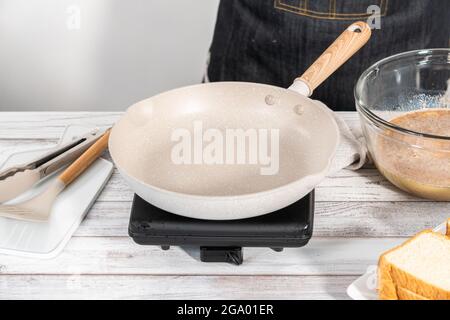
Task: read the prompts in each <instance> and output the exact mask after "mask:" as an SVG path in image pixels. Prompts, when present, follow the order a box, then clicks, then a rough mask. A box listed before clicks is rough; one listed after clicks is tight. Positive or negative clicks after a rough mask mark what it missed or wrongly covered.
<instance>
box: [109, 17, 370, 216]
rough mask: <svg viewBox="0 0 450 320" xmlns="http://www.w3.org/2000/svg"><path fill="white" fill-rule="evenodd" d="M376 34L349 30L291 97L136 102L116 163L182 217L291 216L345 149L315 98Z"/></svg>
mask: <svg viewBox="0 0 450 320" xmlns="http://www.w3.org/2000/svg"><path fill="white" fill-rule="evenodd" d="M370 35H371V30H370V27H369V26H368V25H367V24H366V23H364V22H356V23H354V24H352V25H351V26H350V27H348V28H347V29H346V30H345V31H344V32H343V33H342V34H341V35H340V37H339V38H338V39H336V41H335V42H334V43H333V44H332V45H331V46H330V47H329V48H328V49H327V50H326V51H325V52H324V53H323V54H322V55H321V56H320V57H319V59H318V60H317V61H316V62H314V64H313V65H312V66H311V67H310V68H309V69H308V70H307V71H306V72H305V73H304V74H303V75H302V76H301V77H300V78H297V79H296V80H295V81H294V83H293V85H292V86H291V87H289V89H283V88H279V87H276V86H270V85H264V84H257V83H247V82H216V83H208V84H200V85H194V86H188V87H183V88H179V89H175V90H171V91H168V92H165V93H162V94H159V95H156V96H154V97H152V98H149V99H147V100H143V101H141V102H138V103H136V104H134V105H133V106H131V107H130V108H128V110H127V112H126V113H125V115H124V116H123V117H122V118H121V119H120V120H119V121H118V122H117V123H116V124H115V126H114V127H113V129H112V132H111V137H110V140H109V150H110V153H111V156H112V159H113V160H114V162H115V164H116V166H117V168H118V170H119V172H120V173H121V175H122V176H123V178H124V179H125V180H126V181H127V183H128V184H129V186H130V187H131V188H132V190H133V191H134V192H135V193H136V194H137V195H139V196H140V197H141V198H143V199H144V200H145V201H147V202H150V203H152V204H153V205H155V206H157V207H159V208H161V209H163V210H166V211H168V212H171V213H175V214H178V215H182V216H186V217H191V218H197V219H208V220H233V219H244V218H250V217H255V216H259V215H263V214H267V213H270V212H274V211H276V210H278V209H281V208H284V207H286V206H288V205H290V204H292V203H294V202H295V201H297V200H299V199H301V198H302V197H304V196H305V195H307V194H308V193H309V192H311V191H312V190H313V189H314V187H315V186H316V185H317V184H319V183H320V182H321V181H322V180H323V179H324V177H325V176H326V174H327V171H328V169H329V166H330V163H331V161H332V159H333V157H334V155H335V152H336V149H337V146H338V144H339V136H340V133H339V128H338V126H337V124H336V122H335V120H334V117H333V114H332V112H331V111H330V110H329V109H328V108H327V107H325V106H324V105H322V104H320V103H317V102H314V101H313V100H311V99H309V98H308V96H310V95H311V94H312V92H313V90H314V89H315V88H316V87H317V86H318V85H319V84H321V83H322V82H323V81H324V80H325V79H326V78H328V77H329V76H330V75H331V74H332V73H333V72H334V71H335V70H336V69H337V68H338V67H340V66H341V65H342V64H343V63H344V62H345V61H347V60H348V59H349V58H350V57H351V56H352V55H353V54H354V53H355V52H356V51H358V50H359V49H360V48H361V47H362V46H363V45H364V44H365V43H366V42H367V41H368V39H369V38H370ZM239 130H240V131H239ZM229 132H231V133H230V135H229V136H228V133H229ZM236 133H239V134H241V135H242V134H244V140H240V141H241V143H242V144H241V145H239V143H238V142H237V139H238V138H236V137H237V136H233V134H236ZM246 134H248V135H246ZM255 136H256V138H255ZM235 138H236V139H235ZM245 143H247V144H245ZM243 145H244V147H242V146H243ZM208 146H209V149H208ZM252 148H253V149H254V150H256V149H258V151H257V152H254V150H253V149H252ZM255 148H256V149H255ZM261 150H263V151H261ZM208 152H209V153H208ZM239 152H240V154H239ZM224 154H225V155H224ZM208 156H209V158H208ZM252 156H253V160H250V159H251V157H252ZM228 157H229V158H228ZM239 157H240V158H239ZM237 159H240V160H237Z"/></svg>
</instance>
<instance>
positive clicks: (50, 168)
mask: <svg viewBox="0 0 450 320" xmlns="http://www.w3.org/2000/svg"><path fill="white" fill-rule="evenodd" d="M104 133H105V130H95V131H92V132H90V133H88V134H86V135H84V136H81V137H79V138H76V139H74V140H73V141H70V142H68V143H65V144H64V145H62V146H61V147H59V148H57V149H54V150H52V151H50V152H49V153H47V154H45V155H44V156H42V157H39V158H38V159H36V160H34V161H32V162H30V163H26V164H23V165H19V166H15V167H12V168H8V169H6V170H4V171H2V172H0V203H3V202H6V201H8V200H11V199H13V198H15V197H17V196H18V195H20V194H22V193H23V192H25V191H27V190H28V189H30V188H31V187H32V186H33V185H34V184H35V183H36V182H38V181H39V180H41V179H43V178H45V177H47V176H49V175H50V174H52V173H54V172H56V171H58V170H59V169H61V168H63V167H65V166H67V165H69V164H71V163H72V162H74V161H75V160H76V159H78V158H79V157H80V156H81V155H82V154H83V153H84V152H85V151H86V150H87V149H89V147H91V146H92V145H93V144H94V143H95V142H96V141H97V140H98V139H100V138H101V137H102V135H103V134H104Z"/></svg>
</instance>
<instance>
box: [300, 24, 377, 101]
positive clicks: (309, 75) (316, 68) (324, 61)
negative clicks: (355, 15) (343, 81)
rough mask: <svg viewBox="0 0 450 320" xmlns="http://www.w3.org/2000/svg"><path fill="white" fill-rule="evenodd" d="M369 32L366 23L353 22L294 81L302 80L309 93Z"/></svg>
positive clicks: (362, 42) (342, 62)
mask: <svg viewBox="0 0 450 320" xmlns="http://www.w3.org/2000/svg"><path fill="white" fill-rule="evenodd" d="M371 34H372V31H371V30H370V27H369V25H368V24H367V23H365V22H362V21H358V22H355V23H353V24H352V25H350V26H349V27H348V28H347V29H346V30H345V31H344V32H343V33H342V34H341V35H340V36H339V38H337V39H336V40H335V41H334V42H333V44H332V45H331V46H330V47H329V48H328V49H327V50H326V51H325V52H324V53H323V54H322V55H321V56H320V57H319V58H318V59H317V60H316V61H315V62H314V63H313V64H312V65H311V66H310V67H309V68H308V70H306V72H305V73H304V74H303V75H302V76H300V77H299V78H297V79H296V81H297V80H301V81H302V82H304V83H305V84H306V85H307V86H308V87H309V91H310V95H311V94H312V92H313V91H314V89H316V88H317V87H318V86H319V85H320V84H321V83H322V82H323V81H325V80H326V79H327V78H328V77H329V76H330V75H331V74H333V72H335V71H336V70H337V69H338V68H339V67H340V66H341V65H343V64H344V63H345V62H346V61H347V60H348V59H349V58H350V57H351V56H353V55H354V54H355V53H356V52H357V51H358V50H359V49H361V48H362V47H363V46H364V45H365V44H366V43H367V41H368V40H369V38H370V36H371Z"/></svg>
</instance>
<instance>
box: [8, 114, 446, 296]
mask: <svg viewBox="0 0 450 320" xmlns="http://www.w3.org/2000/svg"><path fill="white" fill-rule="evenodd" d="M343 116H344V117H345V119H346V121H347V122H348V123H349V124H350V125H358V124H357V121H358V120H357V116H356V114H355V113H343ZM119 117H120V114H119V113H80V112H73V113H6V112H0V161H1V160H2V159H3V158H4V157H6V156H8V155H9V154H11V153H13V152H17V151H22V150H26V149H34V148H37V147H47V146H49V145H52V144H54V143H56V141H57V140H58V138H59V136H60V135H61V134H62V132H63V130H64V128H65V126H67V125H70V124H89V125H97V126H100V125H109V124H112V123H114V122H115V121H116V120H117V119H118V118H119ZM131 200H132V192H131V190H130V189H129V188H128V187H127V186H126V185H125V183H124V181H123V180H122V178H121V177H120V176H119V174H118V173H117V172H115V173H114V174H113V176H112V178H111V180H110V181H109V183H108V185H107V187H106V188H105V190H104V191H103V192H102V194H101V195H100V197H99V199H98V201H97V202H96V203H95V205H94V206H93V208H92V210H91V211H90V213H89V214H88V216H87V218H86V220H85V221H84V222H83V223H82V225H81V226H80V228H79V229H78V231H77V232H76V234H75V236H74V237H73V239H71V241H70V242H69V244H68V246H67V247H66V249H65V250H64V251H63V253H62V254H61V255H59V256H58V257H57V258H55V259H52V260H34V259H26V258H17V257H11V256H5V255H0V299H11V298H15V299H29V298H50V299H51V298H68V299H72V298H113V299H115V298H144V299H153V298H159V299H177V298H179V299H193V298H200V299H216V298H217V299H219V298H222V299H272V298H274V299H346V298H348V297H347V295H346V288H347V286H348V285H349V284H350V283H351V282H352V281H353V280H354V279H356V278H357V277H358V276H359V275H361V274H362V273H364V272H365V271H366V269H367V268H368V267H369V266H371V265H373V264H374V263H376V261H377V258H378V256H379V254H380V253H381V252H382V251H384V250H386V249H388V248H390V247H392V246H393V245H395V244H397V243H399V242H401V241H403V238H405V237H409V236H411V235H413V234H415V233H417V232H419V231H420V230H422V229H425V228H430V227H434V226H436V225H438V224H439V223H441V222H443V221H444V220H445V219H446V218H448V217H449V216H450V203H448V202H447V203H444V202H441V203H437V202H429V201H424V200H421V199H417V198H414V197H412V196H408V195H406V194H404V193H402V192H400V191H399V190H397V189H395V188H394V187H393V186H391V185H390V184H389V183H388V182H387V181H386V180H385V179H384V178H383V177H381V176H380V175H379V174H378V172H377V171H376V170H375V169H373V168H366V169H362V170H360V171H357V172H352V171H348V170H342V171H341V172H339V173H338V174H336V175H334V176H332V177H330V178H328V179H327V180H326V181H324V182H323V183H322V184H321V185H320V186H319V187H318V188H317V189H316V201H317V202H316V213H315V225H314V236H313V239H312V240H311V242H310V243H309V244H308V245H307V246H306V247H304V248H298V249H285V250H284V251H283V252H281V253H277V252H273V251H272V250H270V249H267V248H246V249H245V250H244V259H245V261H244V264H243V265H241V266H233V265H228V264H207V263H201V262H199V260H198V256H197V254H196V251H194V250H187V251H185V250H183V249H181V248H177V247H172V248H171V249H170V250H169V251H162V250H161V249H160V248H159V247H151V246H139V245H137V244H135V243H134V242H133V241H132V240H131V238H129V237H128V235H127V227H128V219H129V211H130V206H131Z"/></svg>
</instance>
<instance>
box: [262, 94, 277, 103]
mask: <svg viewBox="0 0 450 320" xmlns="http://www.w3.org/2000/svg"><path fill="white" fill-rule="evenodd" d="M265 101H266V104H267V105H269V106H273V105H274V104H275V103H277V98H275V97H274V96H273V95H271V94H269V95H267V96H266V98H265Z"/></svg>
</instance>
